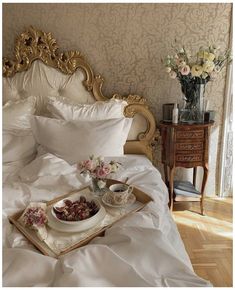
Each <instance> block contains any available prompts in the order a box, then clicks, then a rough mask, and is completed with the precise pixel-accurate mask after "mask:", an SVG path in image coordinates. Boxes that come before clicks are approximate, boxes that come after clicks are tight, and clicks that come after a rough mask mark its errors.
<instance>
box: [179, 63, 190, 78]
mask: <svg viewBox="0 0 235 290" xmlns="http://www.w3.org/2000/svg"><path fill="white" fill-rule="evenodd" d="M180 72H181V74H182V75H183V76H187V75H188V74H189V73H190V67H189V66H188V65H185V66H182V67H181V69H180Z"/></svg>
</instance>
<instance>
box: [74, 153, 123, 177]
mask: <svg viewBox="0 0 235 290" xmlns="http://www.w3.org/2000/svg"><path fill="white" fill-rule="evenodd" d="M120 165H121V164H120V163H119V162H115V161H110V162H109V163H106V162H104V158H103V157H94V155H92V156H90V158H89V159H88V160H83V161H81V162H79V163H78V165H77V168H78V170H79V171H80V173H81V174H83V173H85V174H89V175H90V176H91V177H92V178H98V179H104V178H107V176H108V175H109V174H110V173H114V172H116V171H117V170H118V169H119V167H120Z"/></svg>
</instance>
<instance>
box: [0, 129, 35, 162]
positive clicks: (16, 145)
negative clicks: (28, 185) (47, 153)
mask: <svg viewBox="0 0 235 290" xmlns="http://www.w3.org/2000/svg"><path fill="white" fill-rule="evenodd" d="M2 144H3V157H2V160H3V163H10V162H11V163H13V162H18V161H22V162H24V164H27V163H28V162H30V161H31V160H33V159H34V157H35V154H36V142H35V139H34V137H33V134H32V132H31V130H15V131H3V134H2Z"/></svg>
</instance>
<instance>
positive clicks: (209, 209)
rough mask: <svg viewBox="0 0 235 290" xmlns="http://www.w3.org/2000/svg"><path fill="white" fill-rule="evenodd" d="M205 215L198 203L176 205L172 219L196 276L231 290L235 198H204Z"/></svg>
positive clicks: (215, 285)
mask: <svg viewBox="0 0 235 290" xmlns="http://www.w3.org/2000/svg"><path fill="white" fill-rule="evenodd" d="M204 208H205V216H201V215H200V214H198V213H197V212H200V210H199V203H197V202H194V203H189V202H184V203H182V202H181V203H175V204H174V211H173V217H174V219H175V222H176V224H177V227H178V230H179V232H180V235H181V237H182V240H183V242H184V245H185V248H186V251H187V252H188V255H189V257H190V260H191V262H192V265H193V268H194V271H195V273H197V275H198V276H200V277H202V278H204V279H206V280H209V281H210V282H211V283H212V284H213V286H214V287H232V285H233V282H232V278H233V276H232V272H233V271H232V260H233V258H232V256H233V248H232V245H233V224H232V216H233V215H232V198H224V199H220V198H207V199H205V206H204Z"/></svg>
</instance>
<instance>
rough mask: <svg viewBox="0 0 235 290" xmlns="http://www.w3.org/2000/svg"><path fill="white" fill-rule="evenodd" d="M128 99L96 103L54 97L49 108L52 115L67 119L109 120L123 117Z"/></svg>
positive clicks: (50, 100)
mask: <svg viewBox="0 0 235 290" xmlns="http://www.w3.org/2000/svg"><path fill="white" fill-rule="evenodd" d="M127 105H128V104H127V102H126V101H122V100H116V99H111V100H109V101H107V102H104V101H97V102H95V103H94V104H79V105H75V104H72V103H69V102H68V100H66V99H65V98H61V97H59V98H58V97H52V98H50V99H49V102H48V105H47V109H48V111H50V113H51V115H52V117H54V118H57V119H64V120H67V121H72V120H73V121H76V120H80V121H81V120H96V121H98V120H107V119H116V118H123V117H124V115H123V112H124V108H125V106H127Z"/></svg>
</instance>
